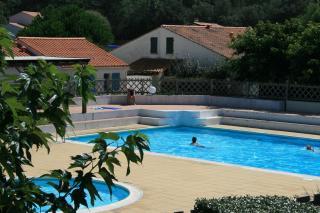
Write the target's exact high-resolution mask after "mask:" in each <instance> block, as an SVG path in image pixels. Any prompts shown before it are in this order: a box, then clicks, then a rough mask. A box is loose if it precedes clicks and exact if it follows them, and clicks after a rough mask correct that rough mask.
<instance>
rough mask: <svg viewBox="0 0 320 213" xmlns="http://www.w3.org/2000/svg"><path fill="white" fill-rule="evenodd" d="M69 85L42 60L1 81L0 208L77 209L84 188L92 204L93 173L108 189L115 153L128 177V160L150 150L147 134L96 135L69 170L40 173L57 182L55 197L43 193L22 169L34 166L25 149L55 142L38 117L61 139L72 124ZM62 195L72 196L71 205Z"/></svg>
mask: <svg viewBox="0 0 320 213" xmlns="http://www.w3.org/2000/svg"><path fill="white" fill-rule="evenodd" d="M0 32H1V33H0V50H1V51H0V53H1V54H0V61H1V64H0V67H1V68H2V69H4V66H5V64H4V63H3V62H4V55H5V53H4V49H8V48H10V43H12V42H10V40H9V42H8V38H9V37H8V35H7V34H6V33H3V32H4V30H3V29H1V30H0ZM7 52H10V51H7ZM69 85H70V77H69V76H67V75H66V74H64V73H62V72H60V71H59V70H58V69H57V68H56V67H55V66H54V65H52V64H48V63H46V62H44V61H40V62H39V63H38V64H33V65H30V66H28V67H27V69H25V70H23V71H21V73H20V75H19V77H17V78H16V79H15V80H14V81H12V79H11V78H10V80H9V79H5V80H3V81H1V82H0V91H1V92H0V212H35V211H36V208H37V207H39V206H40V207H41V206H49V207H50V209H49V211H52V212H56V211H59V210H60V211H63V212H76V211H77V209H79V207H80V205H84V206H87V202H86V200H85V199H84V198H85V196H86V191H87V192H88V194H89V195H88V196H89V197H90V198H91V200H90V202H91V203H92V204H94V203H95V200H96V199H97V198H100V196H99V194H98V192H97V190H96V188H95V186H94V184H93V182H92V181H93V178H94V177H101V178H102V179H103V180H104V181H105V183H106V186H107V187H108V188H109V190H110V192H112V191H111V186H112V185H113V181H115V180H116V177H115V175H114V169H115V167H117V166H121V162H120V161H119V160H118V155H119V154H124V156H125V157H126V160H127V175H128V174H129V173H130V163H137V164H138V163H142V161H143V154H144V150H149V146H148V138H147V136H145V135H143V134H140V133H136V134H133V135H130V136H128V137H127V138H126V139H121V140H122V142H121V143H118V140H120V137H119V136H118V135H116V134H114V133H100V134H99V137H98V138H96V139H95V140H92V141H91V142H90V143H91V144H93V148H92V151H91V152H90V153H84V154H80V155H77V156H73V157H72V158H71V159H72V162H71V164H70V166H69V168H68V170H61V169H57V170H53V171H51V172H50V173H48V174H45V175H44V176H46V177H50V178H54V179H55V180H57V182H58V184H55V183H50V184H51V185H52V186H53V188H54V189H55V190H56V191H57V192H58V195H54V194H52V193H46V192H44V191H42V190H41V188H39V186H37V185H35V183H34V182H33V179H32V178H28V177H27V176H26V175H25V172H24V168H26V167H28V166H33V165H32V155H31V152H30V150H31V149H32V148H37V149H41V148H45V149H46V150H47V151H48V153H49V151H50V146H49V142H51V141H54V139H53V138H52V135H51V134H49V133H46V132H43V131H42V130H41V129H40V128H39V127H38V123H39V121H41V120H46V121H47V122H48V123H49V124H53V125H54V127H55V130H56V133H57V134H58V135H59V136H61V137H64V136H65V131H66V127H67V125H72V121H71V118H70V117H71V116H70V112H69V104H70V103H71V102H72V97H73V96H72V94H71V93H70V92H69V91H68V86H69ZM112 146H113V147H115V148H111V147H112ZM136 149H137V150H138V151H139V152H138V153H135V150H136ZM67 197H71V198H72V201H71V203H70V202H69V203H68V202H67Z"/></svg>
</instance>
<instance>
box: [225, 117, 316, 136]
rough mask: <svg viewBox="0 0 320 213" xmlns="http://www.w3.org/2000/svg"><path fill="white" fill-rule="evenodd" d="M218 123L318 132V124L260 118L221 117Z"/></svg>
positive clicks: (310, 132) (309, 132)
mask: <svg viewBox="0 0 320 213" xmlns="http://www.w3.org/2000/svg"><path fill="white" fill-rule="evenodd" d="M220 124H223V125H232V126H241V127H253V128H260V129H270V130H280V131H288V132H299V133H308V134H320V127H319V126H318V125H310V124H299V123H290V122H279V121H270V120H260V119H249V118H236V117H222V118H221V123H220Z"/></svg>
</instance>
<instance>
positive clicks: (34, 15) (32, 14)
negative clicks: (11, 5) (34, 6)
mask: <svg viewBox="0 0 320 213" xmlns="http://www.w3.org/2000/svg"><path fill="white" fill-rule="evenodd" d="M21 13H24V14H27V15H29V16H32V17H37V16H41V13H40V12H32V11H21Z"/></svg>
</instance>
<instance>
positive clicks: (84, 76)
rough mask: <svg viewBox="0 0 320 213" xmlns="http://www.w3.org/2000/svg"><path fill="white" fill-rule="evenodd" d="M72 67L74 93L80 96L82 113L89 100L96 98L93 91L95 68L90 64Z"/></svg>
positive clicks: (85, 109) (84, 111)
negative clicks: (73, 71)
mask: <svg viewBox="0 0 320 213" xmlns="http://www.w3.org/2000/svg"><path fill="white" fill-rule="evenodd" d="M74 68H75V70H76V72H75V74H74V82H75V87H76V93H77V95H79V96H80V97H81V98H82V113H86V112H87V104H88V102H89V100H94V101H95V100H96V99H95V97H94V92H93V91H94V87H95V76H96V70H95V69H94V67H92V66H90V65H75V66H74Z"/></svg>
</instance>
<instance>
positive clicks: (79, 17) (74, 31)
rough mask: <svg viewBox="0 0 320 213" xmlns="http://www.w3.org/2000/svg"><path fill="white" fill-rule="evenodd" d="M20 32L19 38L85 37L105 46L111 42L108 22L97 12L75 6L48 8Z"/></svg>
mask: <svg viewBox="0 0 320 213" xmlns="http://www.w3.org/2000/svg"><path fill="white" fill-rule="evenodd" d="M41 14H42V16H41V17H40V16H39V17H37V18H35V20H34V21H33V22H32V24H31V25H30V26H28V27H27V28H25V29H24V30H22V31H21V32H20V33H19V35H21V36H52V37H79V36H81V37H86V38H87V39H89V40H91V41H92V42H94V43H96V44H99V45H105V44H107V43H110V42H112V41H113V35H112V32H111V27H110V24H109V21H108V20H107V19H106V18H105V17H103V16H102V15H101V14H100V13H98V12H92V11H86V10H84V9H82V8H80V7H78V6H75V5H67V6H60V7H53V6H49V7H47V8H46V9H44V10H43V11H42V12H41Z"/></svg>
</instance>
